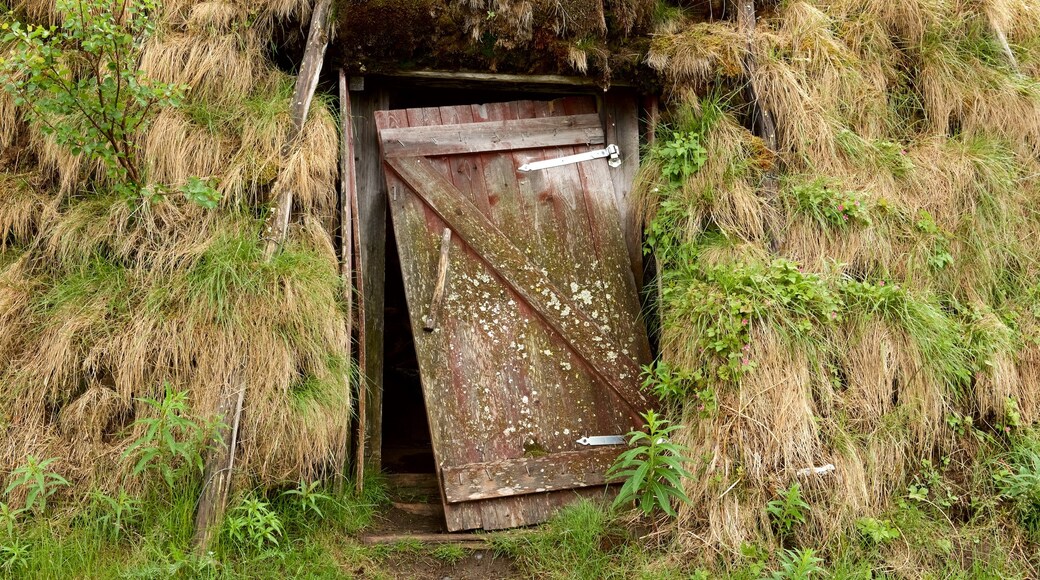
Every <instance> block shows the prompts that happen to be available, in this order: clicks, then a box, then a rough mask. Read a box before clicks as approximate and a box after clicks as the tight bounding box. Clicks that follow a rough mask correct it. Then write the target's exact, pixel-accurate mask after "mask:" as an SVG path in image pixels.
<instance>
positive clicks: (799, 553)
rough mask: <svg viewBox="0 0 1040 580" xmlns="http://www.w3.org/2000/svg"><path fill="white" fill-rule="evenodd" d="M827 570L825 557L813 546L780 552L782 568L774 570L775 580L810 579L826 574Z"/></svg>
mask: <svg viewBox="0 0 1040 580" xmlns="http://www.w3.org/2000/svg"><path fill="white" fill-rule="evenodd" d="M825 574H827V570H826V569H825V568H824V567H823V559H822V558H820V557H818V556H817V555H816V551H815V550H813V549H812V548H802V549H800V550H784V551H783V553H781V554H780V569H779V570H777V571H775V572H773V576H772V578H773V580H809V579H810V578H813V577H819V576H824V575H825Z"/></svg>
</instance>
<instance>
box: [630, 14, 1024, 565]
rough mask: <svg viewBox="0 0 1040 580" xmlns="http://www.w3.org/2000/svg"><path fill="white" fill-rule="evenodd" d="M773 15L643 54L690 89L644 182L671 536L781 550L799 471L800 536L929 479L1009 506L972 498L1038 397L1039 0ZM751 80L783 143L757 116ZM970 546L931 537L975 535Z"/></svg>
mask: <svg viewBox="0 0 1040 580" xmlns="http://www.w3.org/2000/svg"><path fill="white" fill-rule="evenodd" d="M758 8H759V13H760V15H763V16H762V18H761V19H760V21H759V22H758V26H757V27H756V28H755V30H754V33H753V35H751V36H750V37H749V36H748V35H747V34H746V29H742V28H740V27H739V26H738V25H737V23H736V22H735V21H715V22H683V21H682V20H681V19H680V20H677V21H673V22H671V23H670V24H669V25H668V26H667V27H666V29H665V30H664V31H663V32H662V33H661V34H658V35H656V36H654V38H653V40H652V48H651V50H650V53H649V55H648V58H647V62H648V63H649V65H650V66H651V67H653V68H654V69H655V70H657V71H659V72H660V73H661V74H662V75H663V77H664V79H665V85H666V87H668V89H669V90H670V91H671V94H672V95H673V97H674V98H673V100H672V101H671V108H670V112H669V115H668V117H667V120H666V123H667V126H666V127H665V128H664V130H663V131H662V133H661V135H660V136H659V137H658V144H657V145H656V146H655V147H653V148H652V149H651V153H650V157H649V161H648V162H647V163H646V164H645V166H644V168H643V173H642V177H641V183H640V185H639V188H640V191H641V194H642V197H643V199H644V207H645V210H646V219H647V228H648V235H649V236H650V245H651V246H652V247H653V249H654V250H655V252H656V255H657V257H658V259H659V260H660V263H661V265H662V271H663V275H662V284H661V289H660V302H659V304H660V312H661V319H662V323H661V324H662V326H661V336H660V338H661V348H662V352H661V362H660V363H659V367H658V373H657V374H658V376H659V377H660V378H659V380H658V381H657V385H658V387H659V389H660V390H661V391H662V392H664V393H665V394H666V395H667V396H668V397H669V398H670V399H671V401H672V410H673V411H674V414H675V416H676V418H677V419H678V420H680V421H681V422H682V423H683V424H684V425H685V430H684V434H683V437H682V440H683V442H685V443H686V444H687V445H689V446H690V448H691V450H692V451H691V454H690V455H691V457H692V458H693V460H694V463H693V465H692V468H693V469H692V470H693V471H694V474H695V477H694V478H692V479H690V480H689V481H687V482H686V489H687V492H688V493H689V495H690V497H691V498H692V499H693V502H692V504H691V505H689V506H686V507H684V508H683V509H682V510H681V513H680V518H679V520H678V522H677V526H676V528H677V531H678V539H679V541H680V542H681V543H682V544H684V545H686V546H687V547H689V548H691V549H693V548H703V547H705V546H709V547H712V548H714V549H718V550H722V551H723V552H724V553H729V554H736V553H738V552H739V550H740V548H741V546H742V545H745V544H747V543H757V542H763V541H764V542H766V543H767V544H771V543H773V542H774V541H776V540H774V539H773V537H774V533H775V532H777V531H778V528H777V525H776V519H775V518H771V517H768V516H767V512H766V510H765V509H764V508H765V506H766V504H767V503H768V502H769V501H771V500H775V499H776V498H777V497H778V496H779V492H780V490H783V489H788V488H789V487H790V486H791V484H792V483H793V482H796V481H797V482H800V485H801V487H802V495H803V496H804V497H805V498H807V501H808V503H809V504H810V505H811V506H812V507H811V510H810V511H809V522H808V523H807V524H806V525H804V526H797V529H796V530H795V535H796V536H797V539H798V540H800V541H801V542H802V544H803V545H819V543H821V542H823V541H827V540H832V539H834V538H836V537H839V536H841V535H843V534H847V533H849V531H850V530H853V529H854V528H853V525H854V522H855V521H856V520H857V519H858V518H864V517H868V516H877V514H879V513H885V512H888V511H889V510H891V509H893V508H894V506H895V505H896V504H897V503H898V502H904V501H907V500H906V497H907V490H908V485H913V484H915V483H919V482H921V481H923V480H924V479H926V478H927V477H929V476H930V475H931V474H935V473H938V474H939V475H940V476H941V478H942V479H943V481H947V483H944V484H943V486H936V485H931V484H930V485H929V487H931V488H932V489H931V490H930V491H927V492H926V493H925V495H924V496H923V497H920V496H919V495H918V496H916V497H915V500H919V501H916V502H915V501H909V503H910V504H912V505H914V506H918V507H921V508H923V509H926V510H930V509H932V507H931V505H930V504H932V505H934V504H939V505H940V506H941V507H939V508H938V509H939V512H941V513H943V514H944V515H948V516H949V518H950V519H951V522H950V523H951V525H952V523H953V521H952V520H955V521H956V522H957V523H958V524H965V523H972V524H979V522H990V523H989V524H985V525H998V524H993V522H994V519H991V518H993V517H995V516H996V514H997V513H999V510H996V509H995V508H994V506H992V505H988V504H986V503H985V502H978V501H976V500H978V499H979V498H980V497H982V496H983V495H985V494H986V493H992V492H993V491H992V490H993V481H992V479H990V472H989V471H987V470H988V469H990V468H991V467H992V464H993V463H994V462H997V463H999V462H1000V461H1001V459H1000V456H1001V454H1002V453H1003V450H1005V449H1007V445H1009V444H1010V445H1011V446H1014V445H1015V442H1016V437H1017V436H1018V435H1019V434H1020V432H1021V431H1022V430H1023V429H1026V428H1027V427H1028V426H1029V425H1031V424H1032V423H1033V422H1034V421H1035V420H1036V419H1037V418H1038V413H1040V407H1038V403H1040V396H1038V395H1040V385H1038V384H1037V377H1038V373H1040V366H1038V362H1040V358H1038V355H1040V349H1038V346H1037V344H1038V343H1037V339H1038V338H1040V337H1038V335H1037V308H1036V298H1037V274H1038V269H1037V257H1038V253H1037V250H1038V245H1037V242H1038V233H1040V220H1038V214H1037V211H1036V201H1037V199H1038V196H1037V194H1038V192H1040V190H1038V182H1037V178H1038V176H1040V164H1038V161H1037V152H1038V150H1040V149H1038V147H1040V132H1038V130H1040V124H1038V122H1040V83H1038V79H1037V77H1036V76H1035V74H1036V68H1035V66H1036V65H1035V63H1036V58H1037V55H1038V54H1040V53H1038V52H1037V48H1038V46H1040V45H1038V40H1040V20H1038V19H1040V5H1037V4H1036V3H1034V2H1028V1H1018V0H1009V1H1001V0H996V1H938V0H934V1H933V0H924V1H917V0H913V1H907V2H879V1H871V0H829V1H815V0H791V1H785V2H780V3H778V4H776V5H772V4H767V5H765V6H762V5H760V6H759V7H758ZM1001 36H1005V37H1006V39H1007V40H1008V42H1009V43H1010V44H1009V48H1010V51H1011V54H1010V55H1009V54H1008V52H1007V51H1006V50H1005V49H1004V46H1002V43H1001ZM1012 56H1013V59H1012V58H1010V57H1012ZM749 63H750V65H749ZM749 70H750V71H751V72H750V74H749V73H748V72H747V71H749ZM748 85H750V86H751V87H753V89H754V94H755V95H756V96H757V98H758V100H759V104H760V105H761V106H762V107H763V108H764V109H765V110H767V111H769V112H770V113H771V114H772V116H773V118H774V119H775V122H776V129H777V151H776V152H775V155H774V154H773V152H770V151H769V150H768V149H767V148H766V147H765V144H764V142H763V141H762V139H760V138H759V137H757V136H755V135H753V134H752V132H751V131H749V130H748V129H747V127H748V126H750V122H749V119H750V106H751V103H749V102H748V100H747V98H746V96H747V95H748V91H747V90H746V89H747V87H748ZM773 178H777V179H778V183H777V185H776V187H770V186H769V181H770V179H773ZM1004 460H1006V456H1004ZM924 461H930V462H931V463H924ZM827 464H833V465H834V467H835V469H834V471H833V472H831V473H829V474H827V475H823V476H799V475H797V472H798V470H801V469H805V468H809V467H820V466H824V465H827ZM939 465H941V466H942V467H935V466H939ZM980 466H983V467H980ZM985 466H988V467H985ZM943 490H948V491H949V493H948V494H946V495H944V494H945V493H946V492H944V491H943ZM986 490H989V492H987V491H986ZM929 494H930V495H929ZM954 496H955V497H954ZM951 498H952V499H951ZM940 519H942V518H940ZM1012 519H1013V518H1012ZM980 525H981V524H980ZM998 526H999V525H998ZM1016 529H1018V528H1016V527H1015V526H1014V525H1013V524H1011V525H1009V526H1008V527H1007V528H1005V529H1003V530H1002V533H1003V532H1005V531H1007V532H1009V533H1010V534H1011V535H1012V536H1014V535H1015V534H1017V533H1018V532H1016V531H1015V530H1016ZM1034 532H1035V530H1034ZM853 535H854V534H853ZM780 539H781V540H783V541H784V542H785V543H787V544H790V543H792V538H790V537H785V538H780ZM962 539H963V542H964V543H963V544H961V543H959V542H955V544H956V545H952V546H951V547H950V548H949V549H948V550H946V551H945V553H943V550H939V549H937V548H936V549H935V551H936V554H934V556H935V557H937V558H945V557H947V556H949V553H950V552H949V550H955V551H956V553H955V555H959V556H964V555H965V554H973V553H974V552H973V551H974V550H977V549H978V545H977V544H974V545H973V544H971V543H970V542H969V541H968V539H967V538H966V537H965V538H962ZM907 541H908V542H909V543H908V544H907V545H906V547H907V548H910V547H911V546H913V549H909V550H908V551H909V552H911V553H914V554H915V557H918V556H920V555H921V552H922V551H921V550H918V549H917V548H919V546H917V545H916V544H915V541H920V540H919V539H915V538H913V537H909V538H907ZM1010 545H1014V543H1013V542H1012V543H1011V544H1010ZM990 548H992V546H990ZM900 549H902V546H900V548H898V549H896V548H893V550H896V551H899V550H900ZM1027 550H1028V549H1027ZM924 553H926V554H927V550H924ZM893 559H895V558H893Z"/></svg>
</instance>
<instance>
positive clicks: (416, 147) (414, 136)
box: [381, 107, 603, 157]
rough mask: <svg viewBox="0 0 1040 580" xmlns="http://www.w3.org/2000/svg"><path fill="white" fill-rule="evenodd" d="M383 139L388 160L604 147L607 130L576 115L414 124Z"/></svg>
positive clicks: (595, 120) (594, 119) (593, 117)
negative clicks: (488, 152)
mask: <svg viewBox="0 0 1040 580" xmlns="http://www.w3.org/2000/svg"><path fill="white" fill-rule="evenodd" d="M441 109H450V110H452V111H451V112H452V113H455V114H458V108H457V107H442V108H441ZM439 113H440V111H439V112H438V114H439ZM431 115H432V113H431ZM381 138H382V139H383V155H384V156H385V157H411V156H415V155H451V154H458V153H480V152H482V151H511V150H513V149H537V148H541V147H546V146H549V145H574V144H582V145H593V144H600V143H603V128H602V127H601V126H600V120H599V116H597V115H575V116H571V117H564V118H562V119H509V120H500V121H495V122H489V123H480V124H477V125H474V124H473V123H458V124H451V123H449V124H443V125H433V126H428V125H420V126H418V127H417V126H415V125H414V124H413V125H412V126H411V127H409V128H407V129H387V130H386V131H384V132H383V133H382V134H381Z"/></svg>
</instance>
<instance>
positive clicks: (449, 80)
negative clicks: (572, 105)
mask: <svg viewBox="0 0 1040 580" xmlns="http://www.w3.org/2000/svg"><path fill="white" fill-rule="evenodd" d="M382 74H383V75H384V76H387V77H397V78H406V79H416V80H421V81H427V83H426V84H429V85H430V86H449V87H460V88H465V89H472V88H473V83H488V84H493V85H512V86H511V87H510V88H514V89H518V90H520V89H531V90H545V89H553V90H556V91H559V90H560V89H565V88H568V87H574V88H576V89H578V90H580V91H581V93H583V94H584V93H586V92H588V90H589V88H599V87H600V84H599V82H597V81H596V80H595V79H591V78H588V77H575V76H564V75H515V74H505V73H479V72H460V71H438V70H411V71H394V72H386V73H382ZM611 84H612V86H615V87H627V86H631V84H630V83H626V82H624V81H615V82H612V83H611Z"/></svg>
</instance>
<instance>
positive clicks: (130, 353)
mask: <svg viewBox="0 0 1040 580" xmlns="http://www.w3.org/2000/svg"><path fill="white" fill-rule="evenodd" d="M14 9H15V12H14V14H13V16H14V17H17V18H21V19H26V20H29V21H36V22H51V21H55V20H56V19H60V18H61V15H60V14H57V13H55V11H54V10H55V9H54V5H53V3H49V2H46V1H40V2H36V1H26V2H16V3H15V6H14ZM158 10H159V12H158V13H157V14H156V15H155V17H154V21H155V22H156V31H155V33H154V34H153V35H152V36H151V37H150V38H149V39H148V40H147V43H146V45H145V46H143V48H142V50H141V56H140V66H141V68H142V69H143V71H144V72H145V73H146V74H147V75H149V76H150V77H151V78H154V79H156V80H159V81H162V82H167V83H173V84H176V85H185V86H186V89H187V90H186V93H185V99H184V102H183V104H182V105H181V106H179V107H176V108H173V107H167V108H163V109H162V110H159V111H158V112H157V113H156V114H155V116H154V119H153V120H152V122H151V123H150V124H149V125H148V126H147V127H146V128H145V129H144V130H143V131H142V132H141V133H140V134H138V135H135V136H134V137H133V139H134V141H135V143H136V145H137V147H138V150H139V152H140V156H141V159H142V161H143V163H144V165H145V166H146V174H147V176H148V181H149V182H150V183H157V184H163V185H165V186H171V187H176V186H178V185H180V184H183V183H185V182H186V181H187V180H188V179H189V178H192V177H194V178H203V179H208V178H213V180H214V181H215V183H216V184H217V188H218V190H219V192H220V193H221V203H220V206H219V207H218V208H216V209H213V210H210V209H205V208H203V207H199V206H198V205H195V204H192V203H190V202H188V201H187V200H185V198H184V196H182V195H179V194H177V195H172V194H171V195H165V196H160V197H158V198H156V199H148V197H147V196H137V195H124V194H120V193H118V192H113V191H112V188H111V187H110V183H109V180H108V179H107V178H106V174H105V173H104V172H103V171H102V168H101V167H99V166H97V165H91V164H89V163H86V162H85V161H84V157H83V156H77V155H74V154H72V153H71V152H70V151H69V150H68V149H67V148H63V147H59V146H58V145H57V144H56V143H55V142H54V140H53V138H52V137H50V136H49V135H48V134H46V133H44V132H43V131H41V128H40V127H39V126H38V125H36V124H34V123H31V122H27V120H28V116H27V115H26V114H25V113H26V111H25V108H24V107H15V106H13V100H12V97H11V95H9V94H7V93H4V94H3V95H2V96H0V144H2V145H3V147H4V155H3V156H2V157H3V159H2V167H0V168H2V170H3V174H2V177H0V385H2V386H0V425H2V430H0V441H2V444H0V471H4V472H7V471H9V470H11V469H13V468H15V467H17V466H18V465H21V464H22V463H23V462H24V460H25V457H26V456H29V455H32V456H35V457H37V458H51V457H56V458H58V460H59V461H58V463H57V464H55V465H53V466H52V469H55V470H57V471H58V472H60V473H62V474H63V475H64V476H65V477H66V478H68V479H69V480H70V481H71V482H72V483H73V484H74V485H75V486H77V487H80V488H83V489H86V488H91V487H100V488H102V489H115V488H116V487H117V486H119V485H132V483H130V482H132V481H133V478H129V477H128V475H129V472H130V470H131V469H132V468H133V467H134V461H127V460H125V459H123V457H122V452H123V451H124V449H125V448H126V447H127V445H128V444H129V442H130V441H132V440H134V439H136V438H137V437H140V436H141V435H142V432H141V430H142V429H143V428H144V426H143V424H142V423H136V424H135V421H137V420H138V419H142V418H145V417H148V416H150V415H154V414H155V413H156V410H155V409H154V408H153V407H151V406H149V405H147V404H146V403H144V402H143V401H142V399H143V398H151V399H160V400H161V399H162V398H163V397H164V394H165V389H166V385H167V384H168V385H169V387H170V389H171V390H172V391H174V392H178V391H187V392H188V393H189V404H190V409H191V413H192V414H193V415H194V416H197V417H200V418H205V419H209V418H212V417H213V416H214V415H215V414H216V407H217V404H218V400H217V399H218V394H219V392H220V390H221V388H222V387H224V386H225V385H228V386H230V387H231V388H232V389H233V390H237V389H245V390H246V393H247V396H246V397H245V408H244V412H243V419H242V430H241V446H240V449H241V450H242V451H241V453H240V456H239V458H238V459H237V461H238V463H237V464H236V465H237V466H241V467H242V470H240V474H241V477H242V482H243V483H245V484H246V486H247V487H251V486H252V485H253V484H262V485H265V486H271V485H274V486H277V485H280V484H282V483H285V482H292V481H296V480H297V479H298V478H299V477H301V476H304V477H306V478H308V479H310V478H313V477H317V476H321V475H329V474H332V473H336V472H338V471H339V470H341V469H342V464H343V461H344V453H345V438H346V437H347V429H348V425H349V423H350V417H351V394H350V388H349V386H348V378H347V377H348V376H349V366H350V365H349V361H347V360H345V355H344V353H345V352H347V349H346V343H347V336H346V324H345V312H344V307H343V304H342V301H343V298H342V297H343V289H342V284H341V282H340V279H339V275H338V272H339V269H338V265H337V260H336V254H335V253H334V251H333V242H332V232H333V227H334V225H335V219H334V216H335V215H336V182H337V178H338V177H337V175H338V173H337V171H338V170H337V164H338V153H337V151H338V137H337V121H336V119H335V118H334V117H333V115H332V113H331V108H330V106H329V105H330V103H329V102H328V99H326V98H324V97H319V99H318V102H316V103H315V105H314V106H313V107H312V108H311V114H310V116H309V118H308V120H307V122H306V124H305V126H304V129H303V132H302V135H301V137H300V140H299V142H298V143H297V145H296V146H294V147H292V148H291V149H290V150H289V151H288V152H287V153H283V151H282V148H283V147H284V146H285V144H286V135H287V132H288V131H289V127H290V124H291V123H290V117H289V105H290V100H291V96H292V90H293V83H294V78H293V77H292V76H290V75H288V74H286V73H284V72H282V71H280V70H278V69H277V68H276V67H275V66H274V64H273V63H272V62H271V60H270V59H269V57H268V52H267V50H268V48H269V45H270V42H271V38H272V34H273V30H274V29H275V28H276V27H281V26H288V27H301V26H306V24H305V23H306V22H307V17H308V15H309V11H310V2H307V1H301V2H293V1H289V2H285V1H281V2H264V1H259V2H248V3H243V2H225V1H211V2H193V1H189V2H178V1H168V2H165V3H163V4H162V5H161V7H160V8H159V9H158ZM301 23H304V24H301ZM5 27H6V25H5ZM283 187H284V188H292V190H293V191H294V193H295V196H294V200H295V207H294V215H295V216H296V219H295V220H294V225H293V226H292V229H291V231H290V234H289V239H288V241H287V243H286V244H285V245H284V248H283V249H282V251H281V252H280V253H278V254H277V255H276V256H275V257H274V258H273V259H272V260H270V261H266V260H264V259H263V256H262V253H263V243H264V241H263V239H262V236H263V234H264V231H263V228H264V222H263V218H264V216H265V215H266V213H267V207H268V198H269V197H271V196H272V195H273V194H274V193H275V192H273V191H272V189H273V188H283ZM132 425H136V427H131V426H132Z"/></svg>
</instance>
